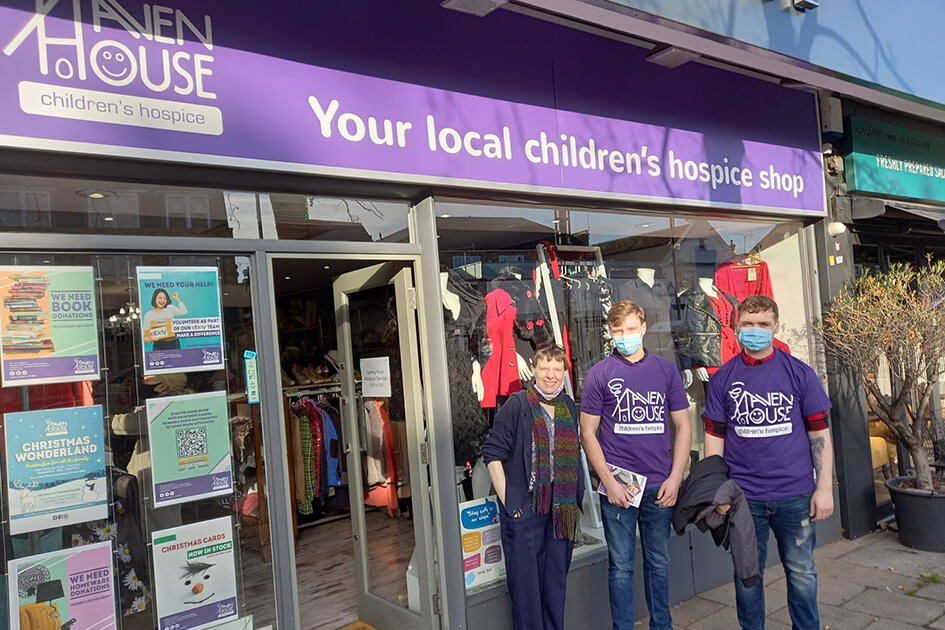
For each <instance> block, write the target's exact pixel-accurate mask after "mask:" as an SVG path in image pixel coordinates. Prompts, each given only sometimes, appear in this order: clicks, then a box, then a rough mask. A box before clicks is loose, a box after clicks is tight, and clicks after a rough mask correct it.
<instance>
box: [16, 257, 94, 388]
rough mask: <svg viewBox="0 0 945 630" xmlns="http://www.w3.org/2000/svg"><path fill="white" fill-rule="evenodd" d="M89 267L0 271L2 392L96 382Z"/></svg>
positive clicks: (92, 281)
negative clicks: (32, 386)
mask: <svg viewBox="0 0 945 630" xmlns="http://www.w3.org/2000/svg"><path fill="white" fill-rule="evenodd" d="M94 289H95V278H94V275H93V273H92V268H91V267H52V266H41V267H34V268H30V267H6V266H0V338H2V346H0V362H2V364H3V387H16V386H20V385H41V384H45V383H68V382H73V381H88V380H98V378H99V357H98V350H99V347H98V344H99V341H98V317H97V314H96V306H95V292H94Z"/></svg>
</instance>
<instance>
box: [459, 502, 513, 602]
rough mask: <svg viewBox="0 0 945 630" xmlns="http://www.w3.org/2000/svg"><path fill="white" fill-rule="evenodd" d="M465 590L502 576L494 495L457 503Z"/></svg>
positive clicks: (503, 560)
mask: <svg viewBox="0 0 945 630" xmlns="http://www.w3.org/2000/svg"><path fill="white" fill-rule="evenodd" d="M459 522H460V529H461V532H460V533H461V534H462V542H463V573H464V575H465V579H466V591H467V592H469V591H472V590H476V589H479V588H481V587H483V586H487V585H489V584H494V583H495V582H498V581H501V580H502V579H503V578H504V577H505V558H504V557H503V555H502V539H501V534H500V531H499V504H498V503H497V502H496V497H495V495H492V496H488V497H486V498H484V499H475V500H473V501H467V502H465V503H460V504H459Z"/></svg>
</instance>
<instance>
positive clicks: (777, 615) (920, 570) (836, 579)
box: [636, 524, 945, 630]
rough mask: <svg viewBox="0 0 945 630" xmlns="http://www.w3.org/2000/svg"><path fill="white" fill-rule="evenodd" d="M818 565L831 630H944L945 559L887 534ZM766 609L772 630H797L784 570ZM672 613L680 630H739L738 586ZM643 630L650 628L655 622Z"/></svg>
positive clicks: (774, 577) (771, 579)
mask: <svg viewBox="0 0 945 630" xmlns="http://www.w3.org/2000/svg"><path fill="white" fill-rule="evenodd" d="M943 527H945V524H943ZM943 535H945V533H943ZM814 564H815V566H816V568H817V576H818V589H817V600H818V601H819V602H820V619H821V625H822V626H823V628H824V630H863V629H865V630H919V629H920V628H925V629H928V628H934V629H937V630H945V554H943V553H931V552H926V551H915V550H914V549H909V548H908V547H904V546H902V545H901V544H899V538H898V536H897V534H896V533H895V532H892V531H885V532H877V533H874V534H869V535H867V536H863V537H861V538H858V539H856V540H839V541H837V542H834V543H830V544H828V545H824V546H822V547H820V548H818V549H817V550H816V551H814ZM765 603H766V610H767V611H768V617H767V623H766V630H790V628H791V618H790V616H789V615H788V609H787V586H786V584H785V580H784V570H783V569H782V568H781V565H780V564H778V565H775V566H772V567H768V568H767V569H765ZM672 615H673V627H674V628H686V629H691V630H737V629H738V628H739V625H738V620H737V617H736V614H735V586H734V585H733V584H726V585H725V586H721V587H719V588H717V589H714V590H711V591H708V592H705V593H702V594H700V595H698V596H696V597H694V598H692V599H690V600H688V601H685V602H682V603H680V604H677V605H676V606H673V608H672ZM636 627H637V628H640V629H641V630H642V629H645V628H648V627H649V619H643V620H641V621H638V622H637V623H636Z"/></svg>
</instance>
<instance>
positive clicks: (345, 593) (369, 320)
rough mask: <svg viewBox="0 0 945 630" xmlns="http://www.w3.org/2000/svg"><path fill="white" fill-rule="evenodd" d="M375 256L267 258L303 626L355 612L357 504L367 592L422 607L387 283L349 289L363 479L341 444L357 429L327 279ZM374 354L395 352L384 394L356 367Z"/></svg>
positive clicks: (328, 629)
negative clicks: (345, 398) (351, 422)
mask: <svg viewBox="0 0 945 630" xmlns="http://www.w3.org/2000/svg"><path fill="white" fill-rule="evenodd" d="M372 264H375V263H365V262H364V261H350V260H339V259H331V260H328V259H324V260H319V259H311V258H277V259H274V260H273V285H274V287H275V300H276V319H277V326H278V332H279V349H280V362H281V369H282V371H281V380H282V391H281V395H282V397H283V407H284V409H285V414H286V415H285V418H284V419H283V420H284V422H285V423H286V435H287V436H288V437H287V444H286V452H287V453H288V454H289V457H288V463H289V487H290V494H291V495H292V497H293V499H294V505H295V510H294V512H293V529H294V532H295V541H296V568H297V579H298V589H299V619H300V622H301V627H302V628H307V629H308V628H310V629H313V630H314V629H324V630H333V629H335V628H339V627H343V626H346V625H348V624H350V623H353V622H355V621H358V619H359V615H358V582H357V580H358V575H357V572H356V557H355V548H354V541H353V538H352V522H351V511H352V510H353V509H362V510H363V518H364V523H365V530H366V538H367V540H366V542H364V543H363V547H362V548H363V549H365V551H366V553H367V556H368V557H367V564H368V569H367V570H368V572H369V574H370V575H369V576H368V583H369V590H370V592H371V593H372V594H374V595H377V596H379V597H382V598H384V599H385V600H387V601H388V602H392V603H394V604H396V605H398V606H401V607H403V608H410V609H412V610H416V611H418V610H419V605H420V604H419V599H418V597H419V593H418V591H416V589H415V587H416V573H415V572H414V571H413V567H412V565H411V560H412V555H413V551H414V545H415V538H414V535H415V532H414V524H413V511H412V509H413V508H412V501H411V498H412V497H411V488H410V474H409V460H408V455H409V449H408V447H407V428H406V418H405V415H404V414H405V407H404V400H403V391H402V388H401V387H399V381H400V379H401V377H402V374H401V369H400V360H399V346H398V344H399V337H398V331H397V319H396V304H395V302H394V293H393V287H391V286H389V285H388V286H384V287H378V288H373V289H367V290H365V291H359V292H357V293H355V294H354V295H352V296H351V298H350V299H351V300H352V302H351V309H350V312H351V339H352V346H353V347H352V351H353V353H354V354H353V356H354V359H355V365H354V366H353V367H354V370H355V372H354V380H355V387H356V392H357V394H356V395H357V398H358V402H357V403H356V404H357V409H358V425H359V426H358V431H359V432H360V435H359V436H358V440H357V443H359V444H361V452H362V459H361V461H362V478H361V479H360V480H358V483H355V479H354V478H353V472H352V471H350V470H349V468H348V462H346V460H345V453H344V450H345V445H346V444H354V443H355V440H354V439H352V436H349V435H347V432H348V426H347V423H346V422H345V421H344V419H343V418H342V409H343V405H342V403H341V400H340V399H341V395H342V386H341V380H340V378H341V374H340V372H341V370H342V367H341V364H340V361H341V359H340V356H339V346H338V344H339V340H338V330H337V326H336V318H335V302H334V296H333V282H334V281H335V279H336V278H337V277H338V276H339V275H341V274H343V273H345V272H349V271H354V270H356V269H361V268H364V267H366V266H370V265H372ZM377 357H386V358H387V359H388V360H389V362H390V378H391V385H392V387H391V391H390V395H389V397H383V398H381V397H363V396H362V395H361V373H360V367H359V366H360V365H363V364H362V363H361V361H362V360H364V359H371V358H377ZM362 489H363V491H362ZM359 503H360V505H358V504H359Z"/></svg>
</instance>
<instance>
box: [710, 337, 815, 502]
mask: <svg viewBox="0 0 945 630" xmlns="http://www.w3.org/2000/svg"><path fill="white" fill-rule="evenodd" d="M742 357H743V360H735V361H730V362H729V363H727V364H726V365H725V366H723V368H722V369H721V370H719V371H718V372H717V373H716V374H715V376H713V377H712V380H711V381H709V390H708V393H707V395H706V405H705V412H704V414H703V415H704V418H705V420H706V429H707V431H709V432H710V433H713V434H719V433H721V435H722V436H724V438H725V463H726V464H728V466H729V469H730V472H729V476H730V477H731V478H732V479H734V480H735V481H736V482H737V483H738V485H739V486H741V487H742V489H743V490H744V491H745V495H746V496H747V497H748V498H749V499H752V500H755V501H773V500H777V499H784V498H787V497H793V496H797V495H801V494H809V493H811V492H813V491H814V487H815V483H814V464H813V460H812V459H811V452H810V440H809V439H808V437H807V431H808V430H810V429H809V428H808V427H809V426H810V422H811V421H812V419H814V418H818V421H819V420H820V419H822V418H823V416H824V415H825V414H824V412H825V411H827V410H828V409H830V406H831V405H830V399H829V398H828V397H827V394H826V392H825V391H824V388H823V385H822V384H821V382H820V379H819V378H818V377H817V373H816V372H814V370H813V368H811V367H810V366H809V365H807V364H806V363H804V362H803V361H800V360H799V359H796V358H794V357H792V356H791V355H789V354H786V353H784V352H782V351H780V350H774V352H773V353H772V354H771V355H769V357H767V358H766V360H762V361H753V362H752V363H753V364H752V365H749V362H748V361H747V360H745V359H746V358H747V359H750V357H747V355H742Z"/></svg>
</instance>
